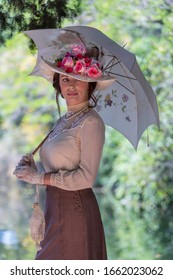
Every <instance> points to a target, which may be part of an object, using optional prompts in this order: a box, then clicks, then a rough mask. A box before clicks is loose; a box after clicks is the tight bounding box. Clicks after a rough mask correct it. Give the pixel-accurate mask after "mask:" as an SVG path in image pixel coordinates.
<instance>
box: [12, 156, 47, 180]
mask: <svg viewBox="0 0 173 280" xmlns="http://www.w3.org/2000/svg"><path fill="white" fill-rule="evenodd" d="M13 174H14V175H15V176H16V177H17V178H18V179H20V180H23V181H25V182H28V183H31V184H43V177H44V176H43V175H44V174H40V173H38V170H37V167H36V164H35V162H34V159H33V155H32V154H27V155H26V156H23V157H22V159H21V160H20V161H19V163H18V165H17V166H16V168H15V170H14V172H13Z"/></svg>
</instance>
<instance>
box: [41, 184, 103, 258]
mask: <svg viewBox="0 0 173 280" xmlns="http://www.w3.org/2000/svg"><path fill="white" fill-rule="evenodd" d="M45 221H46V231H45V237H44V240H43V241H42V242H41V247H42V249H41V250H40V251H38V253H37V255H36V260H106V259H107V253H106V245H105V237H104V230H103V225H102V221H101V216H100V211H99V207H98V204H97V200H96V198H95V195H94V193H93V190H92V189H84V190H80V191H65V190H62V189H59V188H56V187H50V186H48V187H47V190H46V202H45Z"/></svg>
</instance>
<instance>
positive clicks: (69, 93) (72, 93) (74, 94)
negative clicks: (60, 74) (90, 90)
mask: <svg viewBox="0 0 173 280" xmlns="http://www.w3.org/2000/svg"><path fill="white" fill-rule="evenodd" d="M77 94H78V93H77V92H68V93H67V95H69V96H76V95H77Z"/></svg>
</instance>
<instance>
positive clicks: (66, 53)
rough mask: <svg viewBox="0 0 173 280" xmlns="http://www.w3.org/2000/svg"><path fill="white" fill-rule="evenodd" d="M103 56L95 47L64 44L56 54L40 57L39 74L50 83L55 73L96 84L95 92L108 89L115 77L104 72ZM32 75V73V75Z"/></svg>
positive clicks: (97, 47)
mask: <svg viewBox="0 0 173 280" xmlns="http://www.w3.org/2000/svg"><path fill="white" fill-rule="evenodd" d="M104 67H105V55H104V52H103V50H102V49H100V48H99V46H97V45H95V46H94V45H92V46H91V47H88V48H87V47H86V46H84V45H82V44H66V45H64V46H63V47H61V48H59V49H58V53H57V54H56V55H55V54H51V53H50V56H49V57H47V56H46V58H45V57H44V55H43V56H41V58H40V62H39V69H40V73H41V74H42V76H43V77H44V78H46V79H47V80H48V81H50V82H51V83H52V82H53V76H54V74H55V73H59V74H64V75H67V76H70V77H73V78H75V79H77V80H81V81H85V82H96V83H97V86H96V90H101V89H105V88H107V87H109V86H110V85H111V84H112V83H113V82H114V81H115V77H113V76H111V75H110V74H108V72H106V71H105V69H106V68H104ZM32 74H33V73H32Z"/></svg>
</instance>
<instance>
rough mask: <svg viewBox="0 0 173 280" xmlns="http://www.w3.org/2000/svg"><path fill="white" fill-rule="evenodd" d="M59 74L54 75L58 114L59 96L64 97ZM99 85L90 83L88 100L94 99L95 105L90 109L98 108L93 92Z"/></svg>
mask: <svg viewBox="0 0 173 280" xmlns="http://www.w3.org/2000/svg"><path fill="white" fill-rule="evenodd" d="M59 76H60V75H59V73H56V72H55V74H54V76H53V87H54V88H55V90H56V103H57V106H58V112H59V113H60V105H59V100H58V99H59V95H61V96H62V94H61V88H60V84H59ZM96 85H97V83H96V82H90V83H89V88H88V100H90V99H92V101H93V102H94V105H92V106H91V105H90V107H92V108H94V107H96V106H97V99H96V98H95V96H94V95H93V92H94V90H95V88H96ZM62 97H63V96H62Z"/></svg>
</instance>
